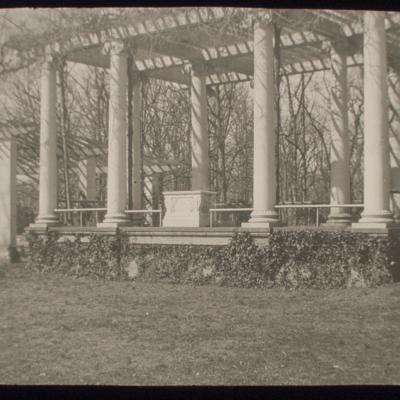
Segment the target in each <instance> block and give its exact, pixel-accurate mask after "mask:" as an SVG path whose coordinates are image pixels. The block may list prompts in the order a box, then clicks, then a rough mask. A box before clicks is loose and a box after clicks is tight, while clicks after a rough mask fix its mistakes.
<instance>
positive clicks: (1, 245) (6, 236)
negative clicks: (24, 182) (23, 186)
mask: <svg viewBox="0 0 400 400" xmlns="http://www.w3.org/2000/svg"><path fill="white" fill-rule="evenodd" d="M16 147H17V145H16V141H15V139H0V174H1V185H0V258H6V257H8V247H9V246H15V245H16V236H17V192H16V182H17V175H16V174H17V149H16Z"/></svg>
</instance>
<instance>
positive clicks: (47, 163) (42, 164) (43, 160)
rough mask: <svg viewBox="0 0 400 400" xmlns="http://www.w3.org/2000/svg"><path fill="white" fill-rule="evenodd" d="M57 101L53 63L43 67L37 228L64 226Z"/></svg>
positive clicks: (49, 61)
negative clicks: (59, 192)
mask: <svg viewBox="0 0 400 400" xmlns="http://www.w3.org/2000/svg"><path fill="white" fill-rule="evenodd" d="M56 107H57V98H56V69H55V66H54V62H53V60H50V59H48V60H46V61H45V63H44V64H43V67H42V82H41V90H40V150H39V215H38V216H37V218H36V220H35V223H34V224H31V225H30V226H31V227H33V228H47V227H48V226H54V225H58V224H60V221H59V219H58V216H57V215H55V214H54V210H55V209H56V208H57V182H58V167H57V131H56V118H57V108H56Z"/></svg>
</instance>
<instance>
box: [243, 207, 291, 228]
mask: <svg viewBox="0 0 400 400" xmlns="http://www.w3.org/2000/svg"><path fill="white" fill-rule="evenodd" d="M275 226H285V223H283V222H282V221H280V220H279V215H278V213H277V212H276V211H275V210H272V211H257V210H255V211H253V212H252V213H251V218H250V220H249V222H242V228H273V227H275Z"/></svg>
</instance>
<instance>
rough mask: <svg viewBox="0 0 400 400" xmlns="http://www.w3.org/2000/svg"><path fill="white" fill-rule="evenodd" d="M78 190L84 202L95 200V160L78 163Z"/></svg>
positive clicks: (87, 159)
mask: <svg viewBox="0 0 400 400" xmlns="http://www.w3.org/2000/svg"><path fill="white" fill-rule="evenodd" d="M79 189H80V190H81V192H82V193H83V194H84V195H85V200H91V201H92V200H96V158H95V157H88V158H86V159H85V160H81V161H79Z"/></svg>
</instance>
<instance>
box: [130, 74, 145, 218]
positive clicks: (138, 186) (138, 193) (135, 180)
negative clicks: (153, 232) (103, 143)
mask: <svg viewBox="0 0 400 400" xmlns="http://www.w3.org/2000/svg"><path fill="white" fill-rule="evenodd" d="M135 78H136V79H134V81H133V85H132V130H133V134H132V208H133V210H140V209H141V203H142V182H141V165H142V161H141V157H142V154H141V140H140V137H141V136H140V129H141V127H140V105H141V98H140V79H139V76H136V77H135ZM132 220H133V222H134V225H142V223H143V215H141V214H132Z"/></svg>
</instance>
